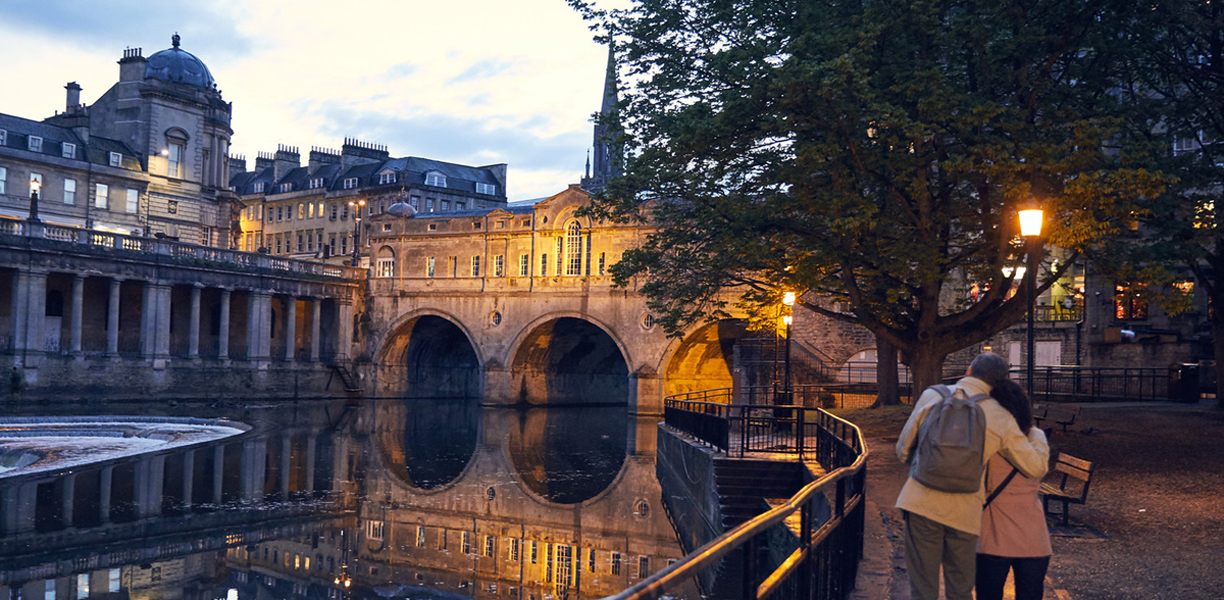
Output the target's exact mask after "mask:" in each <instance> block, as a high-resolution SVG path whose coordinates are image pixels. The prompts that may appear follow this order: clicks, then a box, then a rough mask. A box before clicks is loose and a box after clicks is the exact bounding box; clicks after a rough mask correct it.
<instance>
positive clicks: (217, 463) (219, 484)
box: [212, 290, 228, 506]
mask: <svg viewBox="0 0 1224 600" xmlns="http://www.w3.org/2000/svg"><path fill="white" fill-rule="evenodd" d="M227 291H228V290H227ZM221 306H222V307H223V308H222V309H221V310H225V309H224V306H225V305H224V304H222V305H221ZM224 491H225V446H224V445H223V444H218V445H217V447H216V448H213V489H212V493H213V504H216V505H218V506H219V505H220V504H221V502H222V501H224V496H223V495H222V494H223V492H224Z"/></svg>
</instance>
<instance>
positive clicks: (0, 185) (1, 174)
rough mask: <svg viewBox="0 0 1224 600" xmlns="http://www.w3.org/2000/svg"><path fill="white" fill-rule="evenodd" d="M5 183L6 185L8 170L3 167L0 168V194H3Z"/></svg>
mask: <svg viewBox="0 0 1224 600" xmlns="http://www.w3.org/2000/svg"><path fill="white" fill-rule="evenodd" d="M7 183H8V169H6V168H4V167H0V194H3V193H4V190H5V187H6V184H7Z"/></svg>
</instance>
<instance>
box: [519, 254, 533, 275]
mask: <svg viewBox="0 0 1224 600" xmlns="http://www.w3.org/2000/svg"><path fill="white" fill-rule="evenodd" d="M529 275H531V255H530V254H520V255H519V277H527V276H529Z"/></svg>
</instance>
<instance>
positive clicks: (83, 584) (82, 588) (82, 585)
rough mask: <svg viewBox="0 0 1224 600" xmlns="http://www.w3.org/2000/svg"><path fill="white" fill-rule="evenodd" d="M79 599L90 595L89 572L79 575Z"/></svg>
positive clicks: (81, 599)
mask: <svg viewBox="0 0 1224 600" xmlns="http://www.w3.org/2000/svg"><path fill="white" fill-rule="evenodd" d="M76 596H77V600H83V599H84V598H88V597H89V573H81V574H79V575H77V594H76Z"/></svg>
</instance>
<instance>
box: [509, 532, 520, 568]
mask: <svg viewBox="0 0 1224 600" xmlns="http://www.w3.org/2000/svg"><path fill="white" fill-rule="evenodd" d="M518 559H519V541H518V538H515V539H512V540H510V560H511V561H513V562H518Z"/></svg>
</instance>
